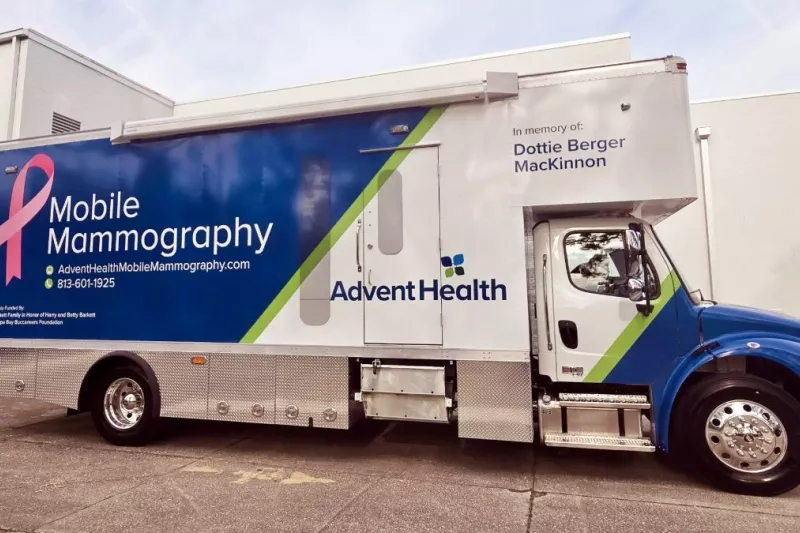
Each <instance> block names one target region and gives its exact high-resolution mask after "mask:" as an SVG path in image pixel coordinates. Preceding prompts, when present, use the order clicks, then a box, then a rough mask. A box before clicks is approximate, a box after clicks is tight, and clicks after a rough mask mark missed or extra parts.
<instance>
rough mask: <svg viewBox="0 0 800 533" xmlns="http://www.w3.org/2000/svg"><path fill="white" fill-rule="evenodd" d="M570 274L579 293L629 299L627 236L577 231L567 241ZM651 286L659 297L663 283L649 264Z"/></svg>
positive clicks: (648, 272)
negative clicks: (626, 256)
mask: <svg viewBox="0 0 800 533" xmlns="http://www.w3.org/2000/svg"><path fill="white" fill-rule="evenodd" d="M564 248H565V257H566V263H567V274H568V275H569V279H570V281H571V282H572V285H574V286H575V288H577V289H578V290H581V291H585V292H591V293H595V294H605V295H608V296H617V297H620V298H627V297H628V285H627V281H628V277H627V272H626V271H627V266H626V264H625V234H624V233H623V232H621V231H591V232H575V233H570V234H569V235H567V237H566V239H565V240H564ZM647 277H648V285H650V286H651V288H652V289H653V290H654V292H653V293H652V294H655V295H656V296H654V298H658V295H659V290H660V286H661V284H660V283H659V281H658V278H657V277H656V275H655V268H653V265H652V264H650V262H649V261H648V262H647Z"/></svg>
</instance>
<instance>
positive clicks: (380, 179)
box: [241, 107, 445, 344]
mask: <svg viewBox="0 0 800 533" xmlns="http://www.w3.org/2000/svg"><path fill="white" fill-rule="evenodd" d="M444 110H445V107H435V108H433V109H431V110H430V111H428V112H427V113H426V114H425V116H424V117H423V118H422V120H421V121H420V122H419V124H417V127H416V128H414V130H413V131H412V132H411V133H410V134H409V135H408V137H406V138H405V140H404V141H403V142H402V143H400V146H413V145H415V144H417V143H418V142H420V141H421V140H422V138H423V137H425V134H426V133H428V131H430V129H431V128H432V127H433V125H434V124H436V121H437V120H439V117H441V116H442V114H443V113H444ZM410 151H411V150H395V152H394V153H393V154H392V155H391V156H390V157H389V159H388V160H387V161H386V163H384V165H383V166H382V167H381V169H380V170H379V171H378V173H377V174H375V176H374V177H373V178H372V180H370V182H369V183H368V184H367V186H366V188H365V189H364V192H362V193H361V194H360V195H359V196H358V198H356V200H355V201H354V202H353V203H352V205H351V206H350V207H349V208H348V209H347V211H345V213H344V215H342V218H340V219H339V221H338V222H337V223H336V225H334V226H333V228H331V231H330V232H329V233H328V235H326V236H325V238H324V239H322V242H320V243H319V244H318V245H317V247H316V248H314V250H313V251H312V252H311V254H309V256H308V258H306V260H305V261H304V262H303V264H302V265H300V268H299V269H298V270H297V272H295V273H294V275H293V276H292V277H291V278H290V279H289V281H288V282H287V283H286V285H285V286H284V287H283V289H281V292H279V293H278V295H277V296H276V297H275V298H274V299H273V300H272V303H270V304H269V307H267V309H266V310H265V311H264V312H263V313H261V316H260V317H258V320H256V322H255V324H253V326H252V327H251V328H250V329H249V330H248V332H247V333H246V334H245V336H244V337H242V340H241V342H243V343H247V344H252V343H253V342H255V341H256V339H258V337H259V336H260V335H261V334H262V333H263V332H264V330H265V329H267V326H269V325H270V323H271V322H272V321H273V320H274V319H275V317H276V316H278V313H280V312H281V309H283V307H284V306H285V305H286V302H288V301H289V299H290V298H291V297H292V296H293V295H294V293H295V292H297V291H298V289H300V285H302V284H303V282H304V281H305V280H306V278H307V277H308V276H309V275H310V274H311V272H312V271H313V270H314V268H316V266H317V265H318V264H319V262H320V261H322V258H323V257H325V255H327V254H328V252H330V251H331V248H333V246H334V245H335V244H336V243H337V242H338V241H339V239H340V238H341V237H342V235H344V232H345V231H346V230H347V229H348V228H349V227H350V226H351V225H352V224H353V223H354V222H355V221H356V219H357V218H358V217H359V216H360V215H361V212H362V211H363V210H364V206H366V205H367V204H368V203H369V202H370V200H372V199H373V198H374V197H375V195H376V194H378V191H379V190H380V188H381V187H383V184H384V183H386V181H387V180H388V179H389V177H390V176H391V175H392V174H393V173H394V172H395V171H396V170H397V168H398V167H399V166H400V163H402V162H403V160H405V158H406V157H407V156H408V154H409V152H410Z"/></svg>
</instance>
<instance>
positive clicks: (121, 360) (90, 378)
mask: <svg viewBox="0 0 800 533" xmlns="http://www.w3.org/2000/svg"><path fill="white" fill-rule="evenodd" d="M121 366H136V367H139V369H141V370H142V372H144V373H145V375H146V376H147V378H148V382H149V383H150V386H151V387H152V388H153V392H154V393H155V396H156V398H158V399H160V394H159V389H158V381H157V380H156V378H155V373H154V372H153V369H152V368H150V365H148V364H147V362H146V361H145V360H144V359H142V358H141V357H139V356H138V355H136V354H133V353H129V352H112V353H110V354H108V355H106V356H104V357H102V358H100V359H99V360H98V361H96V362H95V363H94V365H92V367H91V368H90V369H89V371H88V372H87V373H86V376H84V378H83V382H82V383H81V389H80V392H79V393H78V411H79V412H84V411H88V410H89V409H91V399H92V393H93V392H94V390H95V388H96V387H97V383H98V381H99V380H100V378H102V376H103V375H104V374H105V373H106V372H108V371H110V370H111V369H113V368H119V367H121ZM157 401H158V400H157ZM157 407H158V408H159V409H157V410H156V412H159V411H160V405H158V406H157Z"/></svg>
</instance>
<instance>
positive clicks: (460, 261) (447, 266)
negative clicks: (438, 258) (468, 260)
mask: <svg viewBox="0 0 800 533" xmlns="http://www.w3.org/2000/svg"><path fill="white" fill-rule="evenodd" d="M442 266H443V267H444V276H445V277H446V278H452V277H453V274H455V275H456V276H463V275H464V254H456V255H454V256H453V257H450V256H449V255H446V256H444V257H442Z"/></svg>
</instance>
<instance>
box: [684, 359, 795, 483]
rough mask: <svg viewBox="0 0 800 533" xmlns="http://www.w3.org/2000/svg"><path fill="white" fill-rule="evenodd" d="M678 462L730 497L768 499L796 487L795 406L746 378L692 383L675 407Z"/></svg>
mask: <svg viewBox="0 0 800 533" xmlns="http://www.w3.org/2000/svg"><path fill="white" fill-rule="evenodd" d="M672 439H673V442H674V443H675V444H676V446H677V448H678V450H677V451H679V452H680V456H681V459H682V461H684V462H685V463H686V464H688V465H690V466H691V467H693V468H694V469H695V470H697V471H700V472H701V473H702V474H704V475H705V477H706V478H707V479H708V480H709V481H710V482H712V483H713V484H715V485H717V486H719V487H721V488H723V489H725V490H729V491H732V492H738V493H743V494H753V495H761V496H772V495H777V494H781V493H784V492H787V491H789V490H791V489H793V488H795V487H796V486H798V484H800V403H798V401H797V400H796V399H795V398H794V397H792V396H791V395H790V394H788V393H787V392H786V391H784V390H783V389H781V388H780V387H778V386H776V385H774V384H772V383H770V382H769V381H766V380H764V379H761V378H759V377H756V376H751V375H747V374H721V375H716V376H712V377H709V378H706V379H704V380H702V381H700V382H698V383H696V384H695V385H694V386H693V387H692V389H691V390H689V391H688V392H687V394H686V395H685V396H684V397H683V400H682V401H681V403H680V405H679V406H677V410H676V419H675V424H673V436H672Z"/></svg>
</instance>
